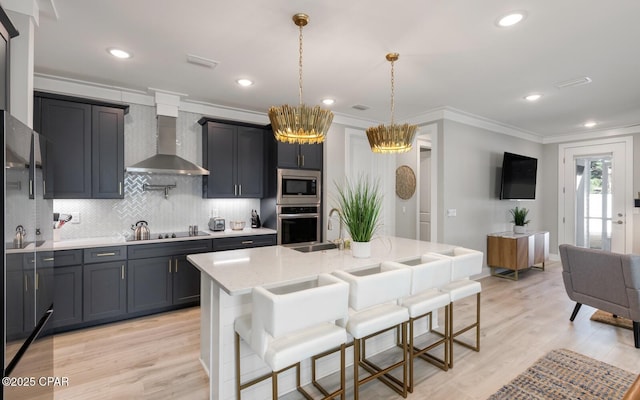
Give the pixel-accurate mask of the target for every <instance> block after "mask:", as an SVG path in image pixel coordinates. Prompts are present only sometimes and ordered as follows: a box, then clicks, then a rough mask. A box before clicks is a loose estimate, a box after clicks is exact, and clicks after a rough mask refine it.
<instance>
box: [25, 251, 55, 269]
mask: <svg viewBox="0 0 640 400" xmlns="http://www.w3.org/2000/svg"><path fill="white" fill-rule="evenodd" d="M36 260H37V262H38V268H44V267H53V263H54V257H53V251H38V252H36V253H35V254H34V253H28V254H26V255H25V256H24V266H25V267H26V268H32V267H33V263H34V262H35V261H36Z"/></svg>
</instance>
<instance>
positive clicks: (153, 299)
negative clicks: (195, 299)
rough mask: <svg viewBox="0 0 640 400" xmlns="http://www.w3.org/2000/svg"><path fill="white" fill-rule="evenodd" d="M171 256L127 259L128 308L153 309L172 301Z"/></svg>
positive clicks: (135, 309) (135, 310) (136, 309)
mask: <svg viewBox="0 0 640 400" xmlns="http://www.w3.org/2000/svg"><path fill="white" fill-rule="evenodd" d="M172 268H173V265H172V259H171V257H155V258H142V259H139V260H131V261H129V277H128V282H127V287H128V288H127V294H128V296H129V299H128V310H129V312H130V313H132V312H137V311H146V310H153V309H156V308H162V307H167V306H170V305H171V303H172V287H171V270H172Z"/></svg>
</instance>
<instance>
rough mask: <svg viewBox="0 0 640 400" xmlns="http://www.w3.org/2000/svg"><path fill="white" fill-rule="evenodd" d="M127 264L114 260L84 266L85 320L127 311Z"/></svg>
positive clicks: (103, 317) (107, 316)
mask: <svg viewBox="0 0 640 400" xmlns="http://www.w3.org/2000/svg"><path fill="white" fill-rule="evenodd" d="M126 264H127V262H126V261H113V262H106V263H98V264H89V265H85V266H84V270H83V275H84V276H83V280H84V284H83V288H84V294H83V301H82V304H83V307H84V313H83V318H84V321H85V322H86V321H93V320H98V319H105V318H114V317H118V316H121V315H124V314H126V313H127V281H126ZM54 312H55V311H54Z"/></svg>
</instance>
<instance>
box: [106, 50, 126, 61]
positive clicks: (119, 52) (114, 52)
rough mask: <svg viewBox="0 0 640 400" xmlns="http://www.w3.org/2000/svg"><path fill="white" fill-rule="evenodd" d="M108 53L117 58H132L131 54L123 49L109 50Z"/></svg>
mask: <svg viewBox="0 0 640 400" xmlns="http://www.w3.org/2000/svg"><path fill="white" fill-rule="evenodd" d="M107 51H108V52H109V54H111V55H112V56H114V57H117V58H123V59H124V58H131V53H129V52H126V51H124V50H122V49H116V48H110V49H107Z"/></svg>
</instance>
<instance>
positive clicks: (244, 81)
mask: <svg viewBox="0 0 640 400" xmlns="http://www.w3.org/2000/svg"><path fill="white" fill-rule="evenodd" d="M236 83H237V84H238V85H240V86H244V87H247V86H251V85H253V81H251V80H249V79H238V80H237V81H236Z"/></svg>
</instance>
